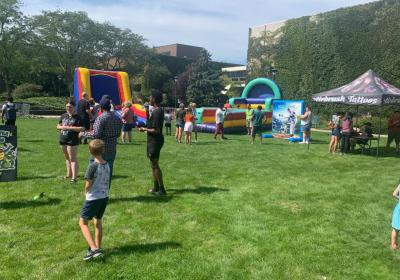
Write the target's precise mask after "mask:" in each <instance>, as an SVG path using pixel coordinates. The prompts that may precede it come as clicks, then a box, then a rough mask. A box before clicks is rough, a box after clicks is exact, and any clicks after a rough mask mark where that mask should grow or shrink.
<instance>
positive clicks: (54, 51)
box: [32, 11, 98, 93]
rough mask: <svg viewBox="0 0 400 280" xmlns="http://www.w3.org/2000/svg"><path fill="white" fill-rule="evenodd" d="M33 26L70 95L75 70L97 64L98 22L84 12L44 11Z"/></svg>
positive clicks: (34, 19)
mask: <svg viewBox="0 0 400 280" xmlns="http://www.w3.org/2000/svg"><path fill="white" fill-rule="evenodd" d="M32 24H33V26H34V30H35V32H36V34H37V35H38V37H39V38H40V40H39V44H40V45H41V46H42V49H43V50H44V51H45V52H46V53H47V55H46V57H47V58H48V59H49V63H55V64H56V66H57V68H58V69H59V74H60V75H61V77H63V78H64V79H65V82H66V84H67V85H68V87H69V92H70V93H71V92H72V82H73V72H74V69H75V68H76V67H79V66H85V67H93V66H95V65H96V64H97V54H96V44H97V42H98V41H97V38H96V35H97V34H98V33H97V32H96V30H97V29H96V24H95V22H94V21H92V20H91V19H90V18H89V17H88V16H87V14H86V13H84V12H62V11H54V12H52V11H45V12H43V14H41V15H38V16H35V17H34V18H33V21H32Z"/></svg>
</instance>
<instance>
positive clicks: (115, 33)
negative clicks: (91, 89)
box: [95, 23, 148, 74]
mask: <svg viewBox="0 0 400 280" xmlns="http://www.w3.org/2000/svg"><path fill="white" fill-rule="evenodd" d="M95 26H96V37H97V43H96V45H95V47H96V54H97V55H98V57H99V66H101V68H102V69H104V70H121V69H124V70H127V71H128V72H129V73H130V74H137V73H142V70H143V67H144V59H145V56H146V54H147V51H148V49H147V46H146V45H145V44H144V38H143V37H142V36H140V35H138V34H135V33H133V32H132V31H131V30H129V29H124V30H122V29H120V28H118V27H115V26H113V25H111V24H110V23H96V24H95Z"/></svg>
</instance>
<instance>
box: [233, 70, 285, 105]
mask: <svg viewBox="0 0 400 280" xmlns="http://www.w3.org/2000/svg"><path fill="white" fill-rule="evenodd" d="M274 99H282V91H281V89H280V87H279V86H278V84H277V83H276V82H275V81H273V80H271V79H267V78H257V79H254V80H252V81H250V82H249V83H248V84H247V85H246V87H245V88H244V90H243V93H242V96H241V97H234V98H231V99H229V103H230V105H231V106H232V108H236V109H246V108H247V106H248V105H249V104H250V105H251V107H252V108H253V109H256V108H257V107H258V106H259V105H261V106H262V107H263V110H265V111H267V112H271V103H272V100H274Z"/></svg>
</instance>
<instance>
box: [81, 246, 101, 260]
mask: <svg viewBox="0 0 400 280" xmlns="http://www.w3.org/2000/svg"><path fill="white" fill-rule="evenodd" d="M101 255H103V252H102V251H101V249H100V248H99V249H94V250H90V249H88V251H87V252H86V255H85V256H84V257H83V260H84V261H89V260H91V259H95V258H98V257H100V256H101Z"/></svg>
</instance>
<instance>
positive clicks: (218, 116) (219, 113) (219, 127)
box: [214, 105, 227, 140]
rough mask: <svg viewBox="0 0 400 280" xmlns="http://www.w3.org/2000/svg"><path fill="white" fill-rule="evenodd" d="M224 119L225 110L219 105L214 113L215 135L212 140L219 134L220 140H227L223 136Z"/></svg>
mask: <svg viewBox="0 0 400 280" xmlns="http://www.w3.org/2000/svg"><path fill="white" fill-rule="evenodd" d="M224 117H225V110H224V109H223V105H220V106H219V108H218V109H217V110H216V111H215V133H214V139H217V135H218V134H219V133H221V140H222V139H227V138H226V137H225V136H224Z"/></svg>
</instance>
